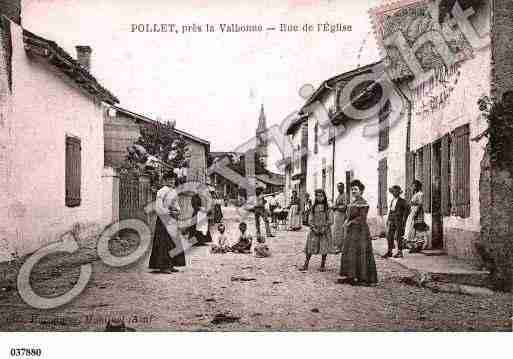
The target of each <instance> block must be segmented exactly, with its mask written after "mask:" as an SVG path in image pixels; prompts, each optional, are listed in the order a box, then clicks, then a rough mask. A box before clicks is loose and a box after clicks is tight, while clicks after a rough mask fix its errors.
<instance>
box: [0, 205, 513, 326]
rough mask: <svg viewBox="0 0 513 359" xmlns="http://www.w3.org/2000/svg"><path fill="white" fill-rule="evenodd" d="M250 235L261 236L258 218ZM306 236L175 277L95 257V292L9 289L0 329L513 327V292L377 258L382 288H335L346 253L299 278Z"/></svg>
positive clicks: (233, 229) (291, 236)
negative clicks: (419, 272) (450, 284)
mask: <svg viewBox="0 0 513 359" xmlns="http://www.w3.org/2000/svg"><path fill="white" fill-rule="evenodd" d="M225 217H228V218H226V223H227V227H228V237H229V238H230V239H232V240H235V238H236V233H237V226H238V219H237V216H236V212H235V210H234V209H227V210H226V209H225ZM249 230H250V232H252V233H254V224H253V222H252V221H250V222H249ZM306 233H307V232H306V229H303V230H302V231H300V232H287V231H278V232H277V236H276V238H270V239H268V245H269V246H270V248H271V251H272V257H270V258H255V256H254V255H253V254H251V255H250V254H232V253H229V254H215V255H214V254H210V253H209V247H195V248H194V249H193V250H192V251H191V252H190V253H188V254H187V261H188V263H187V267H185V268H180V270H181V272H180V273H175V274H154V273H150V272H149V271H148V269H147V262H148V255H146V256H145V257H144V258H143V259H141V260H140V261H139V262H137V263H136V264H134V265H132V266H130V267H128V268H122V269H120V268H112V267H108V266H107V265H105V264H103V263H102V262H101V261H99V260H96V261H94V262H93V274H92V277H91V280H90V281H89V284H88V286H87V288H86V290H85V291H84V292H83V293H82V294H81V295H79V296H78V297H77V298H76V299H75V300H73V301H72V302H71V303H68V304H66V305H64V306H62V307H60V308H57V309H53V310H37V309H33V308H31V307H29V306H28V305H27V304H25V303H24V302H23V301H22V299H21V298H20V296H19V295H18V294H17V293H16V290H14V289H12V290H10V291H9V290H4V292H2V293H0V308H1V311H0V312H1V313H2V314H1V319H0V330H3V331H16V330H30V331H102V330H104V329H105V326H106V322H107V321H108V320H109V319H123V320H124V322H125V324H126V325H127V326H128V327H131V328H134V329H135V330H137V331H144V330H146V331H147V330H159V331H233V330H244V331H248V330H250V331H251V330H259V331H265V330H294V331H296V330H306V331H316V330H332V331H337V330H345V331H348V330H353V331H400V330H401V331H413V330H427V331H435V330H465V331H467V330H480V331H488V330H511V321H510V319H509V318H511V316H512V308H511V306H512V304H511V303H512V296H511V294H506V293H496V294H495V295H493V296H468V295H461V294H452V293H435V292H433V291H431V290H429V289H425V288H420V287H417V286H414V285H409V284H407V283H405V282H404V281H403V279H402V278H404V277H408V276H410V275H411V273H408V271H407V270H405V269H403V268H402V267H400V266H398V265H397V264H395V263H393V262H392V261H386V260H382V259H380V258H376V263H377V267H378V273H379V284H378V285H377V286H375V287H353V286H349V285H339V284H335V280H336V279H337V272H338V265H339V263H338V262H339V257H338V256H337V257H335V256H331V257H329V258H328V268H327V272H325V273H321V272H319V271H318V268H319V262H320V258H314V259H313V260H312V262H311V268H310V271H308V272H306V273H303V272H300V271H299V270H298V268H299V266H300V265H301V264H302V262H303V259H304V257H303V253H302V251H303V246H304V242H305V238H306ZM214 237H215V235H214ZM85 258H93V256H89V257H88V256H86V257H85ZM89 260H90V259H89ZM87 261H88V260H87V259H85V260H82V261H79V262H78V263H77V262H76V261H75V262H73V261H71V262H70V263H71V264H69V265H61V266H60V267H59V268H51V267H45V269H44V270H40V271H39V272H37V273H35V274H34V275H33V281H34V287H35V288H36V291H37V292H39V293H41V294H44V295H51V294H53V295H55V294H56V293H63V292H65V291H66V290H67V289H69V288H70V286H71V285H72V284H74V283H75V282H76V278H77V273H78V267H77V265H78V264H80V263H81V262H82V263H83V262H87Z"/></svg>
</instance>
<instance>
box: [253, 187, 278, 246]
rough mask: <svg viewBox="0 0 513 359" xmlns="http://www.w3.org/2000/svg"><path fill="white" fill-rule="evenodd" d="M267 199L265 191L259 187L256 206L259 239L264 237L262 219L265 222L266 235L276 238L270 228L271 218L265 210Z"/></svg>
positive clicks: (256, 224)
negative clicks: (261, 227)
mask: <svg viewBox="0 0 513 359" xmlns="http://www.w3.org/2000/svg"><path fill="white" fill-rule="evenodd" d="M265 203H266V201H265V198H264V189H263V188H261V187H258V188H257V189H256V205H255V226H256V232H257V237H260V236H261V235H262V232H261V231H260V219H262V220H263V221H264V224H265V233H266V235H267V237H274V235H273V234H272V233H271V227H270V226H269V216H268V215H267V211H266V209H265Z"/></svg>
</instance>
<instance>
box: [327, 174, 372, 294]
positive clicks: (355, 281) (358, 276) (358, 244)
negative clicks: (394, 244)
mask: <svg viewBox="0 0 513 359" xmlns="http://www.w3.org/2000/svg"><path fill="white" fill-rule="evenodd" d="M364 190H365V186H364V184H363V183H362V182H360V181H359V180H354V181H351V195H352V200H351V203H350V204H349V206H348V207H347V218H346V222H345V225H344V226H345V229H346V235H345V238H344V247H343V249H342V256H341V261H340V276H341V278H339V279H338V280H337V283H348V284H351V285H373V284H375V283H377V282H378V275H377V270H376V263H375V261H374V254H373V251H372V239H371V235H370V229H369V225H368V223H367V214H368V213H369V204H368V203H367V201H366V200H365V199H364V198H363V191H364Z"/></svg>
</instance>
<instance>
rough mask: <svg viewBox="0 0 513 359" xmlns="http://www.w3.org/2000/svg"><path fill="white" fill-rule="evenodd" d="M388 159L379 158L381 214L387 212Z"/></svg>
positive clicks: (379, 205)
mask: <svg viewBox="0 0 513 359" xmlns="http://www.w3.org/2000/svg"><path fill="white" fill-rule="evenodd" d="M387 169H388V168H387V159H386V158H383V159H381V160H379V165H378V212H379V215H380V216H384V215H385V214H386V213H387V209H388V205H387Z"/></svg>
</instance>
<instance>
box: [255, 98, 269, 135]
mask: <svg viewBox="0 0 513 359" xmlns="http://www.w3.org/2000/svg"><path fill="white" fill-rule="evenodd" d="M266 130H267V124H266V123H265V112H264V104H262V106H261V107H260V116H259V117H258V127H257V130H256V133H257V134H259V133H263V132H265V131H266Z"/></svg>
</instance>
